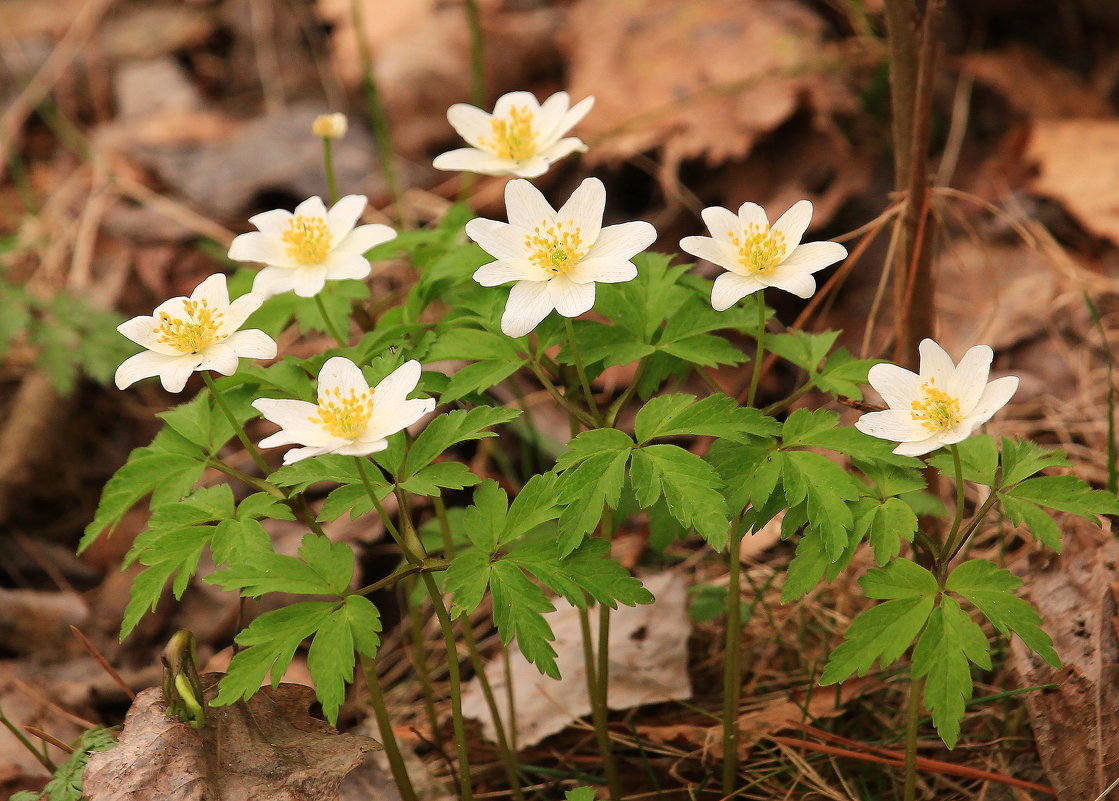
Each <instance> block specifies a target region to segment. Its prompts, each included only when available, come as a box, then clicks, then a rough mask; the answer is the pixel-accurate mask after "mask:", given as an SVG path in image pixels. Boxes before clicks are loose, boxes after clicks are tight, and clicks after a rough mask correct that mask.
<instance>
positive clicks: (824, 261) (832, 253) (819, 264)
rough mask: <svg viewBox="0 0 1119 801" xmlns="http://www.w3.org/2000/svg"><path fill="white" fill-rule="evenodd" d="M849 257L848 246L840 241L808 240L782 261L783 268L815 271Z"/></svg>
mask: <svg viewBox="0 0 1119 801" xmlns="http://www.w3.org/2000/svg"><path fill="white" fill-rule="evenodd" d="M845 258H847V248H845V247H843V245H841V244H839V243H838V242H806V243H804V244H803V245H798V246H797V248H796V250H794V251H793V252H792V253H790V254H789V255H788V256H786V257H785V260H784V261H782V262H781V269H783V270H796V271H797V272H803V273H814V272H816V271H817V270H822V269H824V268H825V267H827V266H828V265H831V264H835V263H836V262H837V261H841V260H842V259H845Z"/></svg>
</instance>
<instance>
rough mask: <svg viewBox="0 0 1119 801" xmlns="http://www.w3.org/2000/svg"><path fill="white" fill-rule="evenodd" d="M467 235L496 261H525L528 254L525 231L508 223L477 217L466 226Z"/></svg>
mask: <svg viewBox="0 0 1119 801" xmlns="http://www.w3.org/2000/svg"><path fill="white" fill-rule="evenodd" d="M466 235H467V236H468V237H470V238H471V239H473V240H474V241H475V242H477V243H478V245H479V246H480V247H481V248H482V250H484V251H486V253H488V254H490V255H491V256H493V257H494V258H495V259H523V258H524V257H525V256H526V255H527V253H528V248H527V247H526V245H525V243H524V239H525V233H524V231H523V230H521V229H519V228H514V227H513V226H511V225H509V224H508V223H503V222H498V221H497V220H486V219H482V218H481V217H476V218H475V219H473V220H471V221H470V222H468V223H467V224H466Z"/></svg>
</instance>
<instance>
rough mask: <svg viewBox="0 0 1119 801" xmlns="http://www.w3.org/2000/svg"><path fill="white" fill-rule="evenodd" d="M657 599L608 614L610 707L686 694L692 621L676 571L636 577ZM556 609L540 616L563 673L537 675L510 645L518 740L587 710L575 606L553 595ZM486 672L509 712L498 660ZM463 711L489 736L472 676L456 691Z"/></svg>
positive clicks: (558, 727)
mask: <svg viewBox="0 0 1119 801" xmlns="http://www.w3.org/2000/svg"><path fill="white" fill-rule="evenodd" d="M642 581H643V582H644V583H645V586H646V587H647V588H648V590H649V592H651V593H653V595H654V597H656V599H657V600H656V602H654V603H652V604H649V605H647V606H635V607H629V606H622V607H619V608H618V609H617V610H615V611H614V612H613V613H612V614H611V615H610V686H609V691H610V692H609V699H610V708H611V709H630V708H632V707H636V706H641V705H642V704H653V703H660V702H663V701H671V700H678V699H683V698H690V697H691V694H692V688H691V681H690V680H689V678H688V649H687V643H688V635H689V634H690V633H691V629H692V624H691V619H690V618H689V617H688V612H687V588H686V586H685V583H684V577H683V575H681V574H679V573H661V574H659V575H654V576H645V577H643V578H642ZM555 605H556V611H555V612H550V613H548V614H547V615H545V617H546V618H547V620H548V623H549V625H551V627H552V631H553V632H554V633H555V635H556V641H555V642H554V643H553V647H554V648H555V650H556V653H557V658H556V662H557V664H558V665H559V671H560V675H561V676H563V678H562V679H560V680H559V681H556V680H555V679H550V678H548V677H547V676H542V675H541V674H540V671H539V670H537V669H536V666H535V665H532V664H530V663H529V662H528V661H526V660H525V659H524V657H522V656H521V653H520V651H519V650H517V648H516V647H515V646H514V647H513V648H511V652H510V660H511V662H512V671H511V672H512V684H513V695H514V704H515V705H516V712H517V721H516V723H517V728H516V733H517V737H516V739H517V743H518V744H519V745H521V746H529V745H533V744H535V743H538V742H540V741H541V740H543V739H544V738H545V737H547V736H548V735H550V734H555V733H556V732H558V731H562V730H563V729H564V728H566V727H567V725H568V724H569V723H571V721H573V720H575V719H577V718H581V717H583V716H584V715H586V714H587V713H589V712H590V711H591V704H590V700H589V699H588V698H587V679H586V672H585V671H584V666H583V640H582V636H581V634H580V627H579V613H578V610H577V609H575V608H574V607H573V606H571V605H570V604H568V603H567V602H566V601H564V600H562V599H560V600H557V601H556V602H555ZM591 628H592V633H596V632H597V631H598V615H597V614H592V615H591ZM486 676H487V677H488V678H489V680H490V684H491V685H492V686H493V692H494V695H496V696H497V699H498V701H497V704H498V709H499V710H500V711H501V714H502V717H503V718H505V725H506V729H507V730H508V726H509V723H508V712H509V706H508V703H507V700H506V699H507V694H506V690H505V687H506V683H505V672H504V665H503V661H502V660H501V659H497V660H494V661H492V662H491V663H490V664H488V665H487V666H486ZM462 712H463V714H464V715H466V716H467V717H472V718H476V719H478V720H480V721H481V722H482V731H483V733H484V734H485V736H486V737H487V738H488V739H490V740H494V739H496V732H495V729H494V725H493V718H492V717H491V715H490V712H489V708H488V707H487V706H486V702H485V699H484V697H483V696H482V691H481V687H480V686H479V684H478V681H477V680H476V679H475V680H472V681H471V682H470V683H469V684H468V685H467V688H466V691H465V692H464V693H463V698H462Z"/></svg>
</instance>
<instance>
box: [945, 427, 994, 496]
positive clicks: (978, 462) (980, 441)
mask: <svg viewBox="0 0 1119 801" xmlns="http://www.w3.org/2000/svg"><path fill="white" fill-rule="evenodd" d="M956 447H957V448H959V451H960V466H961V467H962V468H963V476H964V481H971V482H974V483H976V484H983V485H985V486H988V487H993V486H995V473H996V471H997V470H998V466H999V452H998V449H997V448H996V447H995V438H994V437H992V436H991V435H989V434H976V435H974V436H971V437H968V438H967V439H965V440H964V441H963V442H961V443H959V444H958V445H956ZM928 462H929V464H931V465H932V466H933V467H935V468H936V469H937V470H939V471H940V472H941V473H943V474H944V475H946V476H948V477H949V478H951V479H953V480H954V479H955V475H956V467H955V464H954V461H953V459H952V454H951V452H950V451H949V450H948V449H944V450H941V451H939V452H937V453H936V454H935V455H933V456H931V457H930V458H929V460H928Z"/></svg>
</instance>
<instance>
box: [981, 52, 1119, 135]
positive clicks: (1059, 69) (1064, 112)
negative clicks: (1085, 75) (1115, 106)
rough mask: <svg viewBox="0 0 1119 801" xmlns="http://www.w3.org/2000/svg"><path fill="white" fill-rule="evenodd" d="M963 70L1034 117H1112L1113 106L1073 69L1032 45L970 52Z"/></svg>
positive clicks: (1021, 110) (1012, 104)
mask: <svg viewBox="0 0 1119 801" xmlns="http://www.w3.org/2000/svg"><path fill="white" fill-rule="evenodd" d="M960 70H961V71H962V72H963V73H964V74H967V75H972V76H974V77H975V78H976V79H978V80H980V81H982V82H983V83H985V84H987V85H988V86H990V87H992V88H993V89H995V90H996V91H997V92H999V93H1000V94H1001V95H1002V96H1003V97H1005V98H1006V100H1007V102H1008V103H1010V105H1011V106H1013V107H1014V108H1015V109H1016V110H1017V111H1020V112H1022V113H1023V114H1026V115H1027V116H1030V117H1110V116H1111V114H1112V110H1111V105H1110V104H1109V103H1108V102H1107V99H1106V98H1105V97H1101V95H1100V93H1099V92H1098V91H1096V90H1094V89H1093V88H1092V87H1091V86H1090V85H1089V84H1088V83H1087V82H1086V81H1084V80H1083V79H1082V78H1081V77H1080V76H1079V75H1077V74H1076V73H1075V72H1073V71H1072V70H1070V69H1068V68H1067V67H1064V66H1062V65H1060V64H1057V63H1056V62H1054V61H1051V60H1050V59H1049V58H1047V57H1046V56H1045V54H1044V53H1041V52H1040V51H1038V50H1035V49H1034V48H1032V47H1029V46H1028V45H1024V44H1020V43H1014V44H1011V45H1009V46H1008V47H1004V48H1002V49H1001V50H988V51H986V52H983V53H969V54H966V55H965V56H963V57H962V58H961V59H960Z"/></svg>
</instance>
